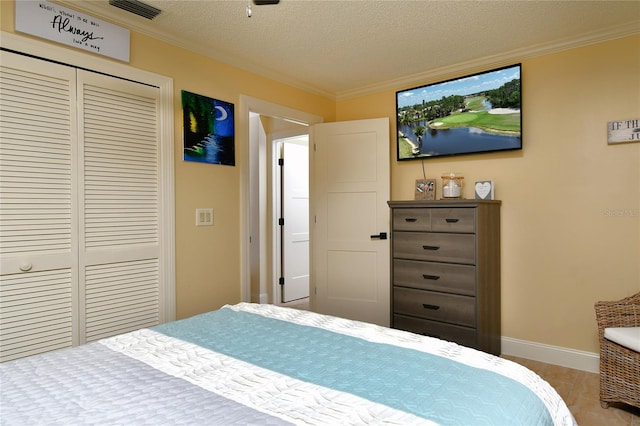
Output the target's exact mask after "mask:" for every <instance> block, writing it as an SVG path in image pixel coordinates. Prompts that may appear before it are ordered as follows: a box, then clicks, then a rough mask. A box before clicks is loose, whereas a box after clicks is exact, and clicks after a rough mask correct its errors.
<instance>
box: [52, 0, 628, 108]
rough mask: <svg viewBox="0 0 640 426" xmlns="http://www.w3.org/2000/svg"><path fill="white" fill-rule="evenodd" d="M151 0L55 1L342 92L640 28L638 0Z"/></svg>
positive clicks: (308, 85)
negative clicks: (259, 1) (135, 7)
mask: <svg viewBox="0 0 640 426" xmlns="http://www.w3.org/2000/svg"><path fill="white" fill-rule="evenodd" d="M144 2H145V3H147V4H150V5H152V6H154V7H157V8H159V9H161V10H162V13H161V14H160V15H159V16H158V17H156V18H155V19H154V20H152V21H150V20H147V19H144V18H140V17H138V16H136V15H133V14H131V13H129V12H125V11H123V10H120V9H117V8H115V7H113V6H110V5H109V3H108V0H92V1H77V0H75V1H73V0H68V1H57V3H59V4H62V5H64V6H66V7H69V8H73V9H76V10H79V11H82V12H85V13H88V14H91V15H93V16H96V17H100V18H102V19H105V20H108V21H111V22H114V23H116V24H118V25H122V26H125V27H127V28H129V29H131V30H134V31H138V32H141V33H143V34H146V35H150V36H153V37H156V38H160V39H162V40H165V41H168V42H170V43H173V44H176V45H179V46H181V47H185V48H188V49H191V50H193V51H196V52H199V53H202V54H205V55H207V56H210V57H212V58H214V59H217V60H219V61H222V62H225V63H229V64H231V65H234V66H237V67H240V68H243V69H246V70H249V71H252V72H255V73H258V74H261V75H264V76H267V77H270V78H274V79H277V80H279V81H282V82H285V83H288V84H291V85H294V86H296V87H300V88H303V89H306V90H310V91H312V92H315V93H319V94H323V95H326V96H328V97H332V98H336V99H340V98H348V97H350V96H354V95H358V94H364V93H368V92H373V91H376V90H381V89H385V88H388V87H394V86H395V87H399V86H400V87H402V86H403V85H406V86H407V87H410V86H411V85H416V84H418V83H422V82H424V80H426V79H428V78H430V77H432V76H433V77H440V76H445V75H448V74H450V75H453V74H455V73H456V72H466V71H470V70H477V69H482V68H487V67H490V66H494V65H507V64H509V63H510V62H518V61H520V60H522V59H525V58H527V57H531V56H535V55H538V54H542V53H549V52H553V51H558V50H562V49H566V48H571V47H576V46H580V45H584V44H588V43H592V42H597V41H601V40H607V39H612V38H615V37H620V36H625V35H628V34H638V33H640V1H637V0H631V1H538V0H529V1H510V0H503V1H460V0H459V1H452V0H449V1H434V0H413V1H409V0H350V1H334V0H313V1H312V0H281V1H280V4H278V5H267V6H256V5H253V6H252V10H253V13H252V17H251V18H248V17H247V15H246V11H245V9H246V7H247V5H248V4H249V0H210V1H189V0H181V1H176V0H144ZM639 52H640V46H639V47H638V51H636V52H629V53H630V54H636V55H638V54H640V53H639ZM421 80H422V81H421Z"/></svg>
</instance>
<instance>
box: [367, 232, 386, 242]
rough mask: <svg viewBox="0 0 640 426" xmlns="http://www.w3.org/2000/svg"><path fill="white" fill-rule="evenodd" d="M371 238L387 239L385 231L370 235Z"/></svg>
mask: <svg viewBox="0 0 640 426" xmlns="http://www.w3.org/2000/svg"><path fill="white" fill-rule="evenodd" d="M371 239H372V240H386V239H387V233H386V232H381V233H379V234H376V235H372V236H371Z"/></svg>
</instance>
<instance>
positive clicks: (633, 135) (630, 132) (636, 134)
mask: <svg viewBox="0 0 640 426" xmlns="http://www.w3.org/2000/svg"><path fill="white" fill-rule="evenodd" d="M626 142H640V118H635V119H632V120H620V121H610V122H608V123H607V143H608V144H609V145H611V144H617V143H626Z"/></svg>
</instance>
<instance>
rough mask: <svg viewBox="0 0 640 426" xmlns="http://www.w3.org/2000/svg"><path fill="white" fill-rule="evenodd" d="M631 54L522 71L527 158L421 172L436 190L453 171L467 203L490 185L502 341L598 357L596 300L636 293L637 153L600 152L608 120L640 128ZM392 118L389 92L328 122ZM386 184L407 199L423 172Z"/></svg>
mask: <svg viewBox="0 0 640 426" xmlns="http://www.w3.org/2000/svg"><path fill="white" fill-rule="evenodd" d="M638 46H640V36H634V37H627V38H623V39H619V40H614V41H610V42H606V43H601V44H596V45H591V46H587V47H583V48H578V49H572V50H568V51H565V52H561V53H557V54H552V55H546V56H542V57H538V58H535V59H528V60H524V61H522V65H523V69H522V87H523V95H522V98H523V144H524V149H523V150H522V151H521V152H513V153H507V154H482V155H475V156H464V157H458V158H456V157H450V158H449V159H437V160H436V159H431V160H426V161H425V162H424V166H425V170H426V175H427V177H428V178H437V179H438V184H439V183H440V179H439V178H440V176H441V174H442V173H443V172H449V171H455V172H461V173H462V174H463V175H464V177H465V182H466V184H467V185H466V187H465V190H464V195H465V197H467V198H472V197H473V189H472V185H471V184H472V183H473V182H475V181H477V180H488V179H491V180H493V181H494V182H495V186H496V198H497V199H500V200H502V330H503V335H504V336H508V337H511V338H514V339H521V340H526V341H533V342H540V343H545V344H548V345H554V346H561V347H566V348H573V349H577V350H583V351H589V352H597V351H598V345H597V330H596V325H595V315H594V310H593V304H594V302H595V301H597V300H616V299H618V298H622V297H624V296H627V295H630V294H632V293H635V292H638V291H640V143H632V144H624V145H613V146H609V145H607V122H608V121H614V120H620V119H630V118H640V77H639V76H640V54H638ZM423 83H430V82H429V81H421V82H416V85H418V84H423ZM406 88H407V87H398V88H397V89H398V90H400V89H406ZM394 109H395V91H389V92H386V93H380V94H376V95H373V96H366V97H362V98H359V99H352V100H348V101H342V102H338V104H337V110H336V111H337V115H336V119H337V120H351V119H360V118H369V117H377V116H389V118H390V119H391V120H392V123H394V124H393V131H392V133H393V134H395V121H393V120H394ZM390 152H391V156H392V158H393V159H395V155H396V153H395V144H392V146H391V147H390ZM391 176H392V190H391V194H392V198H393V199H394V200H403V199H412V198H413V185H414V183H415V179H418V178H421V177H422V166H421V162H420V161H404V162H401V163H398V162H397V161H395V160H392V162H391Z"/></svg>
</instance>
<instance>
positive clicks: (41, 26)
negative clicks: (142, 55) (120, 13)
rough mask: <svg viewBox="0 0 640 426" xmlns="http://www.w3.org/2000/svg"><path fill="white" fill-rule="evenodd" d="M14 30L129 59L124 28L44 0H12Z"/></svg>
mask: <svg viewBox="0 0 640 426" xmlns="http://www.w3.org/2000/svg"><path fill="white" fill-rule="evenodd" d="M15 16H16V31H20V32H23V33H27V34H31V35H34V36H37V37H41V38H44V39H47V40H51V41H55V42H58V43H62V44H66V45H68V46H73V47H77V48H78V49H83V50H87V51H89V52H93V53H98V54H100V55H104V56H108V57H110V58H114V59H119V60H121V61H125V62H129V38H130V33H129V30H128V29H126V28H122V27H119V26H117V25H113V24H111V23H109V22H105V21H102V20H100V19H96V18H93V17H91V16H89V15H85V14H83V13H80V12H76V11H75V10H72V9H67V8H66V7H62V6H59V5H57V4H54V3H50V2H48V1H44V0H43V1H31V0H16V15H15Z"/></svg>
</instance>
